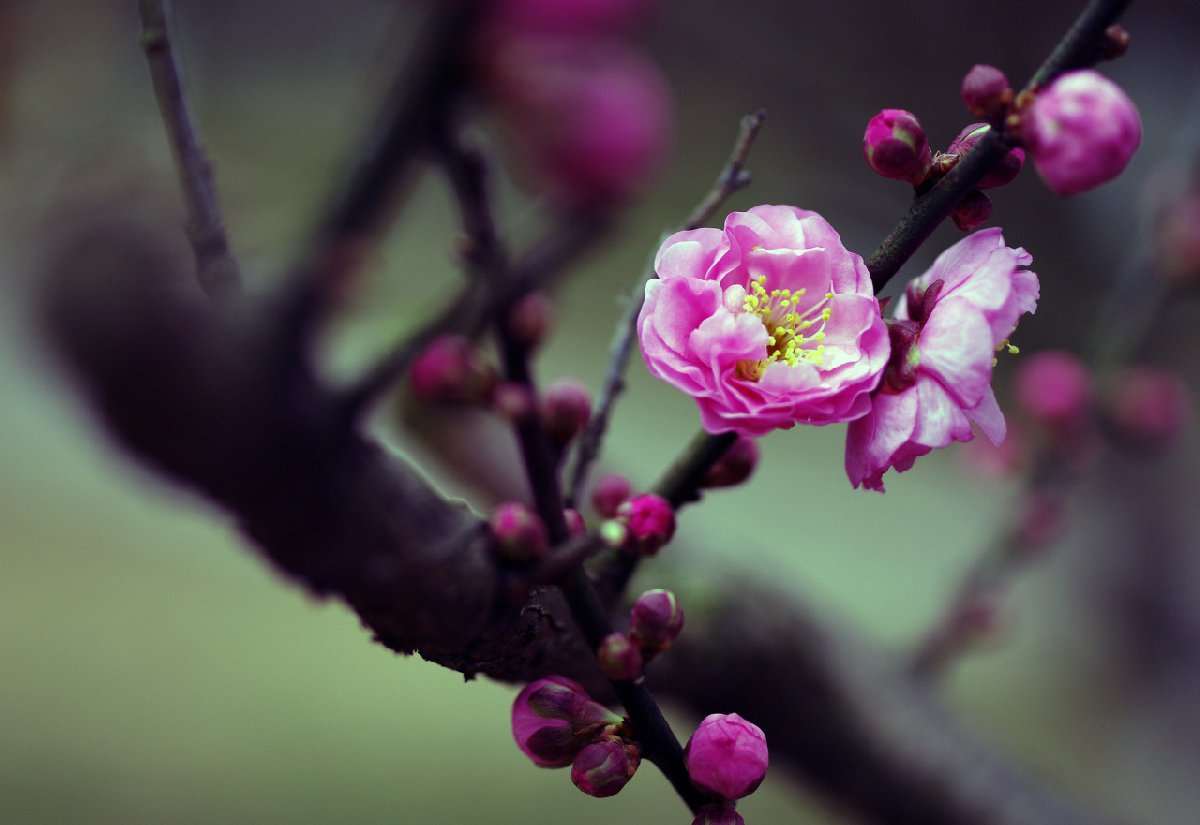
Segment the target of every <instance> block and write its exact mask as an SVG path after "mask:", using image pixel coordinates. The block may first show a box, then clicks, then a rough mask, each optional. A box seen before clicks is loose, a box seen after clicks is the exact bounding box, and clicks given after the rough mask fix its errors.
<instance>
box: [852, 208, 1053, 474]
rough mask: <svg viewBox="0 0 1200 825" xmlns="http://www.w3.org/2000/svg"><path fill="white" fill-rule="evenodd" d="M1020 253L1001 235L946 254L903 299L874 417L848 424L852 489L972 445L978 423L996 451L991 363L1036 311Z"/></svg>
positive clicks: (990, 232) (971, 240) (998, 423)
mask: <svg viewBox="0 0 1200 825" xmlns="http://www.w3.org/2000/svg"><path fill="white" fill-rule="evenodd" d="M1032 262H1033V258H1032V256H1030V255H1029V253H1028V252H1026V251H1025V250H1024V249H1020V248H1018V249H1011V248H1009V247H1007V246H1005V245H1004V236H1003V235H1002V234H1001V231H1000V229H998V228H997V229H985V230H983V231H982V232H976V233H975V234H974V235H969V236H968V237H966V238H964V239H963V240H961V241H959V242H958V243H956V244H955V245H954V246H952V247H950V248H949V249H947V250H946V251H945V252H943V253H942V254H941V255H939V256H938V259H937V260H936V261H934V263H933V266H932V267H930V269H929V271H928V272H926V273H925V274H924V275H922V276H921V277H919V278H917V279H915V280H914V281H912V282H911V283H910V284H909V285H908V288H907V289H906V290H905V292H904V294H903V295H902V296H900V298H899V300H898V303H897V307H896V313H895V318H894V319H893V320H892V321H890V322H889V323H888V332H889V334H890V336H891V339H892V357H891V360H890V361H889V363H888V366H887V369H885V370H884V377H883V382H882V383H881V384H880V387H879V389H878V390H876V392H875V394H874V395H873V396H872V397H871V409H870V411H869V412H868V413H867V414H866V415H865V416H863V417H862V418H859V419H856V420H854V421H852V422H850V427H849V429H848V430H847V434H846V474H847V475H848V476H849V477H850V483H851V484H853V485H854V486H855V487H860V486H862V487H867V488H869V489H872V490H878V491H879V492H883V474H884V473H885V472H886V471H887V470H889V469H891V468H893V467H894V468H895V469H896V471H897V472H904V471H905V470H908V469H909V468H910V467H912V465H913V462H914V461H916V459H917V458H919V457H920V456H923V455H926V454H927V453H929V452H931V451H932V450H934V449H937V448H940V447H946V446H949V445H950V443H951V442H954V441H970V440H971V439H972V438H973V437H974V436H973V435H972V432H971V425H972V423H974V424H975V425H976V426H978V427H979V429H980V430H982V431H983V434H984V435H986V436H987V437H988V438H989V439H990V440H991V441H992V443H994V444H999V443H1001V442H1002V441H1003V440H1004V433H1005V426H1004V415H1003V414H1002V413H1001V412H1000V408H999V407H998V406H997V404H996V397H995V395H994V394H993V393H992V388H991V380H992V362H993V359H994V357H995V353H996V351H997V350H998V349H1000V348H1002V347H1003V346H1005V345H1006V343H1007V340H1008V337H1009V336H1010V335H1011V334H1012V331H1013V329H1015V328H1016V325H1017V319H1018V318H1019V317H1020V316H1021V315H1023V314H1024V313H1027V312H1033V311H1034V310H1035V309H1036V307H1037V297H1038V280H1037V276H1036V275H1035V274H1034V273H1032V272H1030V271H1029V270H1027V269H1023V268H1022V267H1025V266H1028V265H1029V264H1030V263H1032Z"/></svg>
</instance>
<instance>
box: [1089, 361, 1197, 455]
mask: <svg viewBox="0 0 1200 825" xmlns="http://www.w3.org/2000/svg"><path fill="white" fill-rule="evenodd" d="M1109 404H1110V408H1109V415H1110V417H1111V421H1112V424H1113V426H1114V427H1116V429H1117V433H1118V434H1119V435H1120V436H1121V437H1122V438H1124V439H1126V440H1128V441H1129V442H1130V443H1132V444H1134V445H1136V446H1139V447H1146V448H1149V449H1161V448H1163V447H1166V446H1168V445H1169V444H1170V443H1171V442H1172V441H1174V440H1175V439H1176V438H1177V437H1178V436H1179V435H1180V433H1182V432H1183V429H1184V427H1186V426H1187V422H1188V419H1189V418H1190V417H1191V413H1192V400H1191V395H1190V394H1189V393H1188V389H1187V387H1186V386H1185V385H1184V383H1183V381H1181V380H1180V379H1179V376H1177V375H1176V374H1175V373H1173V372H1170V371H1168V370H1160V369H1153V368H1151V367H1137V368H1133V369H1128V370H1125V371H1124V372H1123V373H1122V374H1121V376H1120V377H1119V378H1118V380H1117V382H1116V385H1115V386H1114V387H1113V395H1112V398H1111V399H1110V402H1109Z"/></svg>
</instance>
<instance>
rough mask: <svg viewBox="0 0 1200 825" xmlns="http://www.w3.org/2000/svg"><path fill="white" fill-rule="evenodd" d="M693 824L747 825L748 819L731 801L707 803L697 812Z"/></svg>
mask: <svg viewBox="0 0 1200 825" xmlns="http://www.w3.org/2000/svg"><path fill="white" fill-rule="evenodd" d="M692 825H746V820H744V819H742V815H741V814H739V813H738V812H737V809H736V808H735V807H733V803H732V802H731V801H730V802H724V803H715V804H713V805H705V806H704V807H703V808H701V809H700V810H699V811H698V812H697V813H696V818H695V819H693V820H692Z"/></svg>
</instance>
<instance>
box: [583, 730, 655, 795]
mask: <svg viewBox="0 0 1200 825" xmlns="http://www.w3.org/2000/svg"><path fill="white" fill-rule="evenodd" d="M641 761H642V755H641V751H640V750H639V749H638V747H637V745H635V744H633V743H632V742H628V741H626V740H623V739H618V738H616V737H613V738H607V739H602V740H600V741H599V742H593V743H592V744H590V745H588V746H587V747H585V748H584V749H583V750H581V751H580V752H579V754H578V755H577V756H576V757H575V760H574V761H573V762H572V763H571V781H572V782H574V783H575V787H577V788H579V790H581V791H583V792H584V793H585V794H587V795H588V796H596V797H606V796H614V795H616V794H617V793H619V792H620V791H621V789H622V788H624V787H625V786H626V785H627V784H628V783H629V780H630V779H632V778H633V774H634V773H635V772H636V771H637V769H638V765H640V764H641Z"/></svg>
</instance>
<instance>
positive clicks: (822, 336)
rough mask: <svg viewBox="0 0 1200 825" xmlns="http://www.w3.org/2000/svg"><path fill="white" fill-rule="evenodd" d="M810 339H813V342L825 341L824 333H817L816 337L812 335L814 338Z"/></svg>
mask: <svg viewBox="0 0 1200 825" xmlns="http://www.w3.org/2000/svg"><path fill="white" fill-rule="evenodd" d="M812 339H813V340H814V341H824V340H825V333H823V332H818V333H817V334H816V335H814V336H813V337H812Z"/></svg>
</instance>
